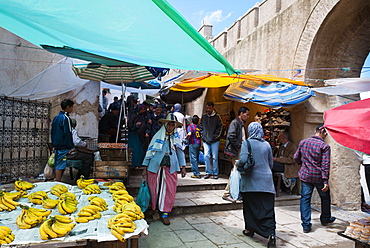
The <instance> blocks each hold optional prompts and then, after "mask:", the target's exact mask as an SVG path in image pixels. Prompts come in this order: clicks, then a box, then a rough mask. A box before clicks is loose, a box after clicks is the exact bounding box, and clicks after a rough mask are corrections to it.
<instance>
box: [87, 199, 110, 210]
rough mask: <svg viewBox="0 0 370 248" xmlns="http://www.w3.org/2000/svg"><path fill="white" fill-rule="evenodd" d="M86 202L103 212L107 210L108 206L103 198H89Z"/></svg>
mask: <svg viewBox="0 0 370 248" xmlns="http://www.w3.org/2000/svg"><path fill="white" fill-rule="evenodd" d="M88 200H89V202H90V204H91V205H95V206H98V207H101V208H102V209H103V211H105V210H108V204H107V202H106V201H105V200H104V199H103V198H100V197H98V196H90V197H89V198H88Z"/></svg>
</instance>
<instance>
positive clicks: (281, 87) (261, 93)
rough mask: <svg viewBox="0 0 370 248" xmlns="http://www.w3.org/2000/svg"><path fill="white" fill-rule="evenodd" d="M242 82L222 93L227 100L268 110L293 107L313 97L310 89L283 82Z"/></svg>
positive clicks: (232, 85)
mask: <svg viewBox="0 0 370 248" xmlns="http://www.w3.org/2000/svg"><path fill="white" fill-rule="evenodd" d="M263 82H264V83H263V84H258V83H256V82H254V81H253V80H244V81H241V82H238V83H234V84H231V85H230V86H229V87H228V88H227V90H226V91H225V93H224V97H225V98H226V99H228V100H233V101H238V102H243V103H246V102H254V103H257V104H260V105H263V106H266V107H269V108H280V107H288V108H289V107H293V106H294V105H296V104H299V103H302V102H303V101H305V100H307V99H308V98H310V97H311V96H314V93H313V91H312V90H311V88H310V87H307V86H299V85H295V84H290V83H285V82H268V81H263Z"/></svg>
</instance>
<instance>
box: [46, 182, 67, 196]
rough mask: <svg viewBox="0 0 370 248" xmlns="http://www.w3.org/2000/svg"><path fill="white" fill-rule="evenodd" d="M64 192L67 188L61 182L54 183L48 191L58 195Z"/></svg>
mask: <svg viewBox="0 0 370 248" xmlns="http://www.w3.org/2000/svg"><path fill="white" fill-rule="evenodd" d="M65 192H68V188H67V187H66V186H64V185H63V184H56V185H54V186H53V187H51V189H50V193H52V194H53V195H56V196H58V197H60V196H61V195H62V194H63V193H65Z"/></svg>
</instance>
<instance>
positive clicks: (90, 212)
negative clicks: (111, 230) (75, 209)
mask: <svg viewBox="0 0 370 248" xmlns="http://www.w3.org/2000/svg"><path fill="white" fill-rule="evenodd" d="M101 211H104V210H103V209H102V208H101V207H98V206H96V205H91V204H89V205H86V206H84V207H82V208H81V210H80V212H79V213H78V214H77V215H78V217H75V221H76V222H77V223H86V222H89V221H90V220H94V219H100V218H101V213H100V212H101Z"/></svg>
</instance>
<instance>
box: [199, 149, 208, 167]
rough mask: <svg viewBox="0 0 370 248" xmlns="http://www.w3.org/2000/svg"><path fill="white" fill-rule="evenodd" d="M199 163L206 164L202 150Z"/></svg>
mask: <svg viewBox="0 0 370 248" xmlns="http://www.w3.org/2000/svg"><path fill="white" fill-rule="evenodd" d="M199 164H206V162H205V161H204V153H203V152H202V151H199Z"/></svg>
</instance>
